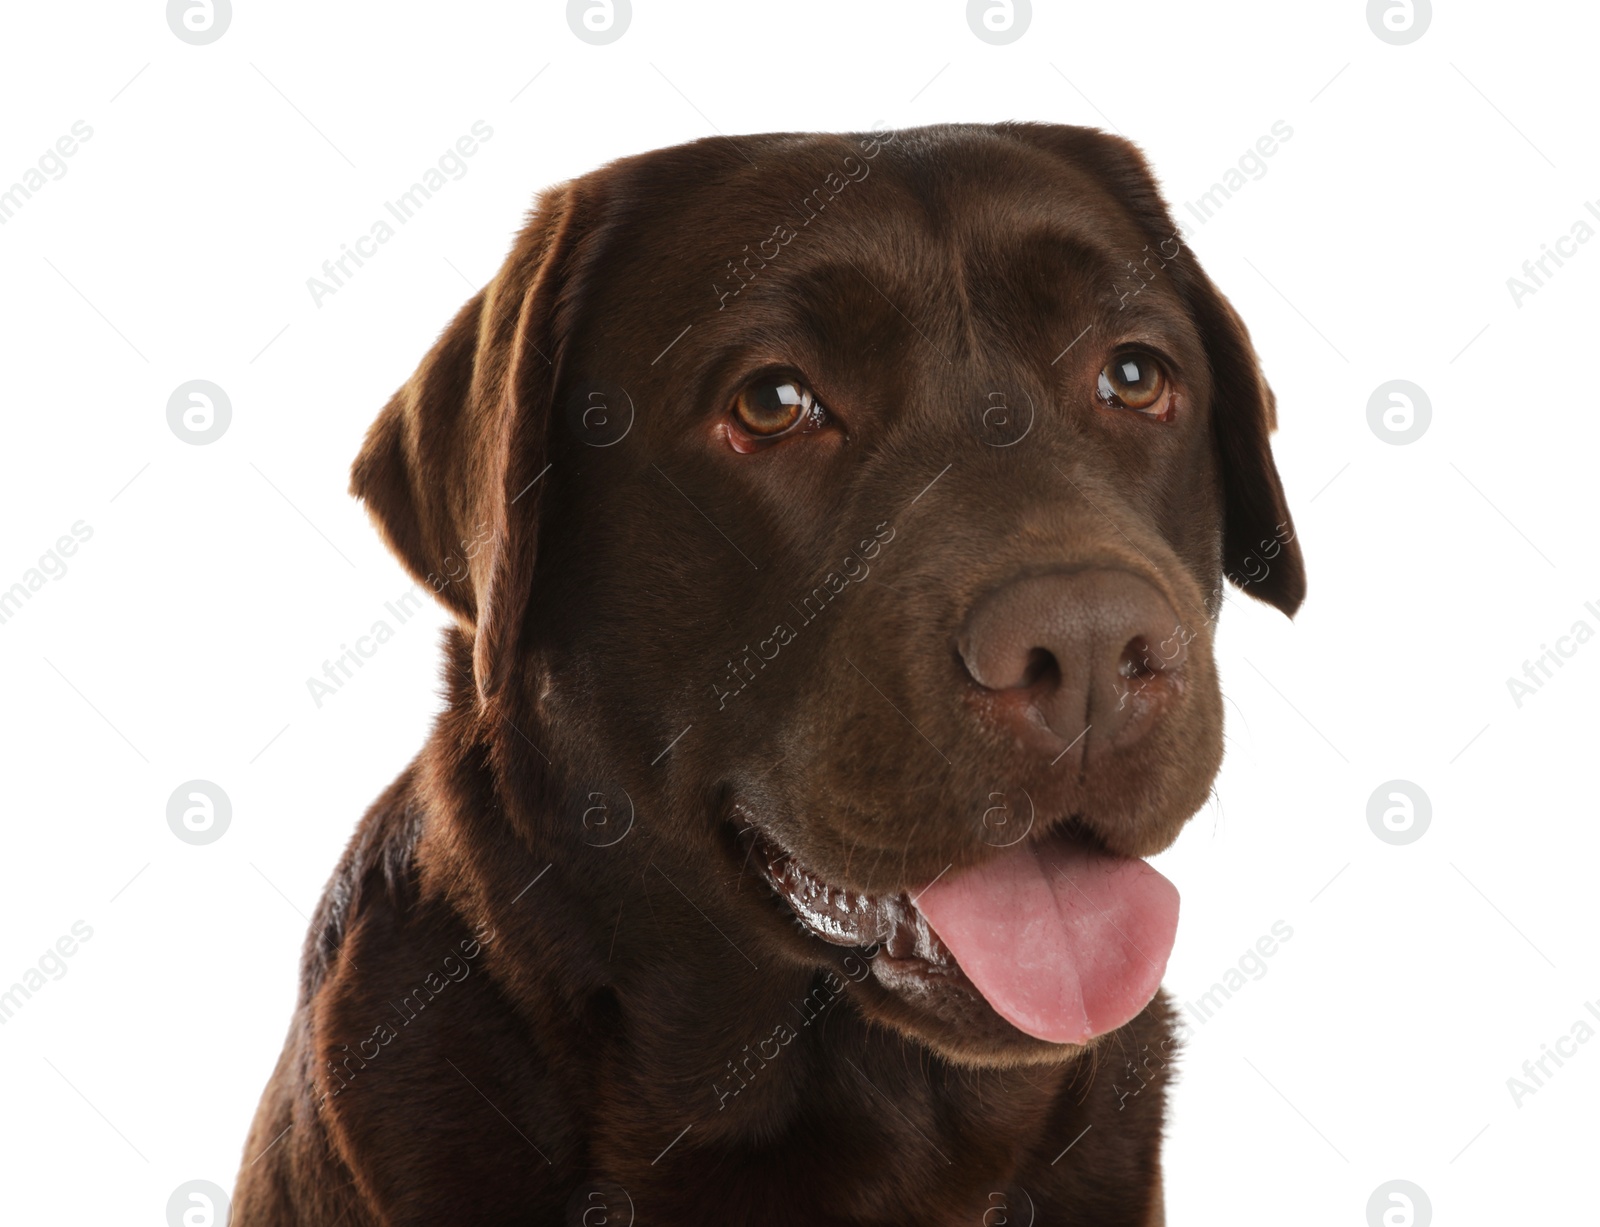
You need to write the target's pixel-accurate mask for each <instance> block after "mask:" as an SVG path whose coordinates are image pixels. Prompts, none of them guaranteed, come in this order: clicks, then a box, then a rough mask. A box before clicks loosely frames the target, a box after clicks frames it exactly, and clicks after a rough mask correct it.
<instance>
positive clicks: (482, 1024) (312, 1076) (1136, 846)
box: [234, 123, 1305, 1227]
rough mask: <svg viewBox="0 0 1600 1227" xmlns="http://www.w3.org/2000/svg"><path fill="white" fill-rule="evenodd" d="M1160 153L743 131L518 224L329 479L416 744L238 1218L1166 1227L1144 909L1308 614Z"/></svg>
mask: <svg viewBox="0 0 1600 1227" xmlns="http://www.w3.org/2000/svg"><path fill="white" fill-rule="evenodd" d="M1275 414H1276V411H1275V405H1274V399H1273V396H1272V393H1271V392H1270V390H1269V389H1268V387H1267V385H1266V383H1265V381H1264V379H1263V377H1262V374H1261V372H1260V366H1259V362H1258V359H1257V357H1256V354H1255V351H1254V350H1253V348H1252V346H1251V343H1250V340H1249V337H1248V334H1247V332H1246V330H1245V328H1244V326H1243V324H1242V323H1241V322H1240V320H1239V318H1238V316H1237V315H1236V313H1235V312H1234V311H1233V309H1232V308H1231V307H1230V306H1229V304H1228V303H1227V301H1226V300H1225V299H1224V298H1223V297H1222V295H1221V294H1220V293H1219V292H1218V291H1217V289H1216V288H1215V286H1214V285H1213V284H1212V282H1211V281H1210V280H1209V279H1208V278H1207V277H1206V275H1205V273H1204V272H1203V271H1202V270H1201V268H1200V265H1199V264H1198V262H1197V261H1196V259H1195V257H1194V255H1193V253H1192V252H1191V251H1189V250H1188V248H1187V247H1186V246H1185V245H1184V243H1183V240H1182V237H1181V235H1180V234H1179V231H1178V228H1177V227H1176V226H1175V225H1174V223H1173V221H1172V218H1171V216H1170V214H1169V213H1168V211H1167V208H1166V206H1165V205H1164V204H1163V202H1162V199H1161V196H1160V193H1159V190H1158V188H1157V186H1156V184H1155V181H1154V179H1153V178H1152V175H1151V173H1150V170H1149V169H1148V167H1147V165H1146V163H1145V160H1144V158H1143V157H1142V155H1141V154H1140V153H1139V152H1138V151H1137V150H1136V149H1135V148H1134V146H1132V145H1131V144H1129V143H1128V142H1126V141H1124V140H1122V139H1120V138H1118V137H1114V136H1110V135H1107V134H1105V133H1102V132H1099V131H1096V130H1093V129H1085V128H1075V127H1066V126H1056V125H1044V124H1029V123H1004V124H996V125H953V126H940V127H930V128H919V129H908V130H900V131H884V130H880V131H872V132H867V133H861V134H853V135H833V134H826V135H816V134H795V133H786V134H775V135H768V136H739V137H718V138H712V139H707V140H702V141H698V142H695V143H692V144H688V145H684V146H680V147H677V148H671V149H665V150H661V151H657V152H652V153H648V154H644V155H641V156H637V157H630V158H625V159H622V160H620V161H617V162H614V163H612V164H610V165H607V166H605V167H603V168H602V169H599V170H597V171H594V172H593V173H590V174H586V175H584V176H582V177H580V178H578V179H575V180H573V181H571V182H569V183H566V184H564V185H562V186H558V187H555V188H552V189H549V190H547V191H546V192H544V193H543V194H542V195H541V196H540V197H539V199H538V201H537V203H536V207H535V210H534V212H533V213H532V214H531V216H530V219H529V221H528V222H527V225H526V227H525V229H523V230H522V232H521V234H520V236H519V237H518V238H517V240H516V242H515V245H514V247H513V249H512V251H511V253H510V255H509V256H508V258H507V259H506V261H505V264H504V266H503V267H502V268H501V269H500V271H499V272H498V273H497V274H496V276H495V277H494V279H493V280H492V281H491V282H490V283H489V285H488V286H487V287H486V288H485V289H483V290H482V291H481V292H480V293H478V294H477V295H475V296H474V297H473V298H472V299H471V301H470V302H468V303H467V305H466V306H465V307H464V308H463V309H462V310H461V312H460V313H459V314H458V315H457V316H456V318H455V319H454V321H453V322H452V323H451V324H450V325H449V326H448V327H447V328H446V329H445V331H444V332H443V334H442V336H441V337H440V339H439V340H438V342H437V343H436V344H435V346H434V347H433V349H432V350H431V352H429V354H428V355H427V356H426V357H425V358H424V359H423V361H422V363H421V365H420V366H419V367H418V369H417V370H416V372H415V374H414V375H412V377H411V378H410V380H409V382H407V383H406V384H405V385H404V386H403V387H402V388H401V389H400V390H399V392H398V393H396V395H395V396H394V397H393V399H392V400H390V402H389V403H388V404H387V405H386V406H385V407H384V409H383V410H382V412H381V414H380V415H379V416H378V418H377V420H376V422H375V423H374V424H373V425H372V427H371V429H370V432H369V433H368V435H367V437H366V441H365V444H364V446H363V448H362V450H361V452H360V455H359V457H358V458H357V460H356V461H355V465H354V468H353V474H352V483H351V486H352V492H353V493H354V494H355V495H356V496H357V497H359V498H360V499H361V500H363V501H364V503H365V505H366V507H367V509H368V511H369V512H370V514H371V516H372V518H373V519H374V521H375V522H376V525H377V527H378V529H379V530H380V532H381V533H382V535H383V537H384V538H385V540H386V541H387V543H388V544H389V546H390V547H391V548H392V549H393V551H394V552H395V554H396V555H397V556H398V557H399V559H400V561H401V562H402V563H403V564H404V565H405V567H406V568H407V569H408V570H409V571H410V572H411V573H412V574H413V575H414V576H415V577H417V579H418V580H419V581H421V582H424V583H426V584H427V585H428V586H429V588H430V590H431V591H432V592H433V594H434V596H435V597H436V598H437V599H438V601H439V602H440V603H441V604H442V605H443V606H444V608H445V609H447V610H448V611H449V612H450V614H451V615H452V617H453V624H452V625H450V626H448V627H447V630H446V633H445V642H444V663H443V672H444V687H445V706H444V709H443V711H442V713H441V714H440V716H439V717H438V720H437V724H436V726H435V728H434V730H433V732H432V734H431V735H430V737H429V739H428V741H427V743H426V745H425V746H424V747H423V749H422V751H421V753H420V754H419V755H418V756H417V758H416V759H415V760H414V761H413V762H412V764H411V765H410V766H409V767H408V768H407V769H406V770H405V771H404V772H403V773H402V774H401V776H400V777H399V778H398V779H397V780H396V781H395V782H394V783H393V784H392V785H391V786H390V787H389V789H388V790H387V791H386V792H385V793H383V795H382V796H381V797H380V798H379V799H378V800H377V802H376V803H375V804H374V805H373V806H372V808H371V809H370V810H369V811H368V812H367V814H366V816H365V817H364V818H363V819H362V821H361V823H360V826H359V827H358V829H357V831H356V833H355V836H354V838H353V839H352V841H351V843H350V845H349V847H348V850H347V851H346V853H345V855H344V858H343V860H342V861H341V863H340V865H339V867H338V868H337V870H336V871H335V873H334V875H333V878H332V880H331V882H330V884H329V886H328V888H327V891H326V894H325V895H324V897H323V899H322V901H321V904H320V905H319V907H318V910H317V913H316V916H315V918H314V919H313V922H312V925H311V930H310V933H309V935H308V937H307V940H306V945H305V951H304V958H303V970H302V975H301V982H300V989H299V1001H298V1006H297V1009H296V1011H295V1014H294V1019H293V1023H292V1025H291V1028H290V1031H289V1036H288V1039H287V1042H286V1044H285V1047H284V1050H283V1053H282V1055H281V1057H280V1060H279V1062H278V1065H277V1068H276V1071H275V1072H274V1073H273V1075H272V1077H271V1080H270V1082H269V1083H268V1085H267V1087H266V1090H265V1093H264V1096H263V1098H262V1101H261V1104H260V1108H259V1111H258V1114H257V1116H256V1118H255V1122H254V1125H253V1127H252V1129H251V1131H250V1134H249V1138H248V1141H247V1143H246V1146H245V1151H244V1162H243V1167H242V1170H241V1174H240V1177H239V1182H238V1185H237V1190H236V1200H235V1209H234V1214H235V1218H234V1221H235V1222H237V1223H240V1224H243V1225H244V1227H279V1225H284V1227H287V1225H288V1224H325V1225H327V1227H333V1225H334V1224H340V1225H342V1227H369V1225H371V1227H377V1225H379V1224H383V1225H386V1227H400V1225H403V1224H428V1225H430V1227H432V1225H436V1224H439V1223H512V1222H518V1223H524V1222H526V1223H551V1224H557V1223H570V1224H578V1223H584V1224H588V1223H601V1222H605V1223H633V1222H637V1223H639V1224H668V1225H670V1224H689V1223H693V1224H707V1223H716V1224H761V1225H763V1227H781V1225H783V1224H804V1225H805V1227H825V1225H829V1227H831V1225H838V1227H844V1225H846V1224H917V1225H921V1227H926V1225H932V1224H979V1223H998V1222H1014V1223H1029V1222H1032V1223H1037V1224H1041V1225H1042V1224H1094V1225H1095V1227H1107V1225H1112V1224H1141V1225H1142V1224H1152V1223H1161V1222H1164V1221H1165V1215H1164V1210H1163V1201H1162V1191H1161V1157H1160V1143H1161V1135H1162V1128H1163V1102H1164V1088H1165V1087H1166V1085H1167V1083H1168V1082H1169V1081H1170V1079H1171V1077H1172V1073H1173V1069H1174V1061H1175V1059H1176V1057H1177V1048H1176V1043H1175V1039H1174V1034H1173V1017H1172V1012H1171V1010H1170V1008H1169V1005H1168V1003H1167V1001H1166V999H1165V998H1164V997H1163V996H1162V995H1161V994H1160V991H1159V984H1160V978H1161V975H1162V972H1163V970H1164V968H1165V965H1166V961H1167V956H1168V952H1169V951H1170V949H1171V945H1172V942H1173V935H1174V930H1175V926H1176V922H1177V914H1178V898H1177V893H1176V890H1175V888H1174V887H1173V886H1172V884H1171V883H1169V882H1167V881H1166V879H1165V878H1163V877H1161V876H1160V875H1159V874H1158V873H1156V871H1155V870H1153V869H1152V868H1151V867H1150V866H1148V865H1147V864H1145V863H1144V861H1143V860H1142V859H1141V858H1144V857H1148V856H1150V855H1151V854H1153V853H1156V852H1159V851H1160V850H1162V849H1163V848H1165V847H1167V846H1168V845H1169V844H1170V843H1171V842H1172V841H1173V840H1174V839H1175V838H1176V836H1177V834H1178V832H1179V830H1180V829H1181V828H1182V826H1183V825H1184V823H1185V821H1186V820H1187V819H1188V818H1189V817H1190V816H1191V815H1192V814H1193V813H1194V812H1195V811H1196V810H1197V809H1198V808H1199V807H1200V806H1201V805H1202V804H1203V803H1204V801H1205V799H1206V797H1207V795H1208V792H1209V790H1210V787H1211V784H1212V780H1213V777H1214V776H1215V774H1216V771H1217V768H1218V766H1219V763H1220V760H1221V753H1222V714H1221V701H1220V691H1219V689H1218V682H1217V676H1216V668H1215V664H1214V659H1213V653H1212V638H1213V629H1214V626H1215V621H1216V618H1217V615H1218V613H1219V609H1220V606H1221V603H1222V600H1223V596H1224V591H1225V585H1226V584H1227V583H1229V582H1231V583H1233V584H1234V585H1235V586H1237V587H1238V588H1240V589H1242V590H1243V591H1244V592H1245V593H1246V594H1247V595H1249V596H1252V597H1255V598H1258V599H1260V600H1262V601H1265V602H1267V603H1268V604H1270V605H1273V606H1275V607H1276V608H1278V609H1279V610H1281V611H1283V612H1284V613H1285V614H1288V615H1292V614H1293V613H1294V612H1295V610H1296V609H1297V608H1298V606H1299V605H1300V603H1301V600H1302V599H1303V596H1304V593H1305V575H1304V567H1303V563H1302V560H1301V554H1300V548H1299V544H1298V542H1297V540H1296V537H1295V533H1294V528H1293V524H1292V521H1291V519H1290V515H1289V510H1288V506H1287V504H1286V500H1285V496H1284V492H1283V489H1282V485H1281V482H1280V479H1279V476H1278V473H1277V471H1276V468H1275V465H1274V462H1273V458H1272V453H1271V449H1270V443H1269V436H1270V433H1271V432H1272V431H1273V430H1274V429H1275V426H1276V418H1275Z"/></svg>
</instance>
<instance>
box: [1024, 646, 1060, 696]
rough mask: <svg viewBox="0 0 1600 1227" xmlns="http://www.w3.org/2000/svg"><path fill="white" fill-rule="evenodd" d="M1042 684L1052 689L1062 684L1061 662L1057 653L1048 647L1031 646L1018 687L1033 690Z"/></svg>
mask: <svg viewBox="0 0 1600 1227" xmlns="http://www.w3.org/2000/svg"><path fill="white" fill-rule="evenodd" d="M1040 685H1043V686H1046V687H1048V688H1050V689H1051V690H1054V689H1056V688H1057V687H1059V686H1060V685H1061V662H1060V661H1058V660H1056V657H1055V653H1054V652H1052V651H1050V649H1048V648H1030V649H1029V650H1028V659H1027V661H1026V663H1024V665H1023V667H1022V681H1021V684H1020V685H1019V686H1018V689H1019V690H1032V689H1033V688H1034V687H1035V686H1040Z"/></svg>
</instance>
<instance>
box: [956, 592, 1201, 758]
mask: <svg viewBox="0 0 1600 1227" xmlns="http://www.w3.org/2000/svg"><path fill="white" fill-rule="evenodd" d="M1190 638H1191V635H1190V634H1189V633H1188V632H1186V630H1185V628H1184V627H1183V626H1181V625H1180V624H1179V621H1178V617H1177V615H1176V614H1175V613H1173V610H1172V606H1171V605H1170V604H1168V602H1167V599H1166V598H1165V597H1164V596H1163V595H1162V594H1161V593H1160V592H1159V591H1157V590H1156V589H1155V588H1154V587H1153V586H1152V585H1151V584H1149V583H1148V582H1146V581H1145V580H1143V579H1140V578H1139V577H1138V576H1137V575H1134V574H1131V573H1130V572H1127V571H1110V570H1084V571H1076V572H1071V573H1067V574H1049V575H1038V576H1033V577H1030V578H1028V579H1021V580H1014V581H1012V582H1010V583H1008V584H1006V585H1004V586H1003V587H1001V588H998V589H996V590H995V591H993V592H991V593H990V594H989V595H988V596H986V597H984V598H983V599H982V600H981V601H979V603H978V604H977V606H976V607H975V608H974V609H973V611H972V614H971V616H970V617H969V618H968V619H967V625H966V629H965V630H964V631H963V632H962V634H961V636H960V638H959V640H958V643H957V647H958V649H959V651H960V653H961V659H962V661H963V663H964V664H965V665H966V668H967V672H968V673H969V674H970V675H971V676H972V680H973V681H975V682H977V683H978V685H979V686H980V687H982V688H983V691H982V693H981V695H980V706H981V708H982V709H983V710H984V711H985V712H986V713H987V714H988V715H989V717H990V718H992V719H993V720H995V721H996V722H997V723H999V724H1001V725H1002V726H1004V727H1007V728H1009V729H1010V730H1011V731H1012V732H1013V733H1015V734H1017V735H1018V736H1020V737H1022V738H1023V740H1024V741H1026V742H1028V743H1029V744H1032V745H1035V746H1037V747H1038V748H1039V749H1040V750H1041V751H1044V752H1047V753H1051V754H1055V755H1058V756H1059V755H1062V754H1065V752H1066V751H1067V750H1068V749H1070V748H1073V747H1078V748H1079V749H1078V752H1079V753H1080V754H1082V753H1091V754H1093V753H1096V752H1099V751H1103V750H1106V749H1109V748H1111V747H1113V746H1116V745H1119V744H1120V745H1126V744H1128V743H1129V742H1132V741H1135V740H1137V739H1138V738H1139V737H1140V736H1142V735H1143V734H1144V733H1145V732H1146V731H1147V730H1148V729H1149V728H1150V726H1151V725H1152V724H1154V723H1155V721H1156V719H1158V718H1159V716H1160V713H1161V710H1162V708H1163V707H1165V706H1166V705H1167V703H1168V702H1169V701H1170V700H1171V698H1172V696H1173V695H1174V694H1175V693H1176V691H1177V689H1178V688H1179V687H1180V686H1181V684H1182V672H1181V671H1182V666H1183V661H1184V656H1185V647H1186V645H1187V644H1188V642H1189V639H1190Z"/></svg>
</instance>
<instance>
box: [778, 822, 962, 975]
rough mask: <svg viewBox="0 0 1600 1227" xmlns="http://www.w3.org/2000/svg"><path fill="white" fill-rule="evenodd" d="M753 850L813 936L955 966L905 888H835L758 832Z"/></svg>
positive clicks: (936, 966) (934, 965)
mask: <svg viewBox="0 0 1600 1227" xmlns="http://www.w3.org/2000/svg"><path fill="white" fill-rule="evenodd" d="M755 840H756V842H755V847H754V850H753V851H754V855H755V856H756V857H757V858H759V863H760V867H761V872H762V876H763V877H765V878H766V880H767V884H768V885H769V886H771V887H772V889H773V891H774V892H775V893H776V894H777V895H778V897H779V898H780V899H782V900H783V901H784V902H785V903H787V904H788V905H789V910H790V911H792V912H793V913H794V915H795V917H796V919H798V920H799V921H800V923H801V925H802V926H804V928H805V929H806V930H807V931H808V932H809V933H810V934H812V935H813V936H815V937H818V938H821V939H822V940H823V941H825V942H829V943H831V944H832V945H835V946H853V947H856V948H863V947H868V948H877V949H879V950H881V951H882V952H883V953H885V954H887V955H888V956H889V957H890V958H891V959H896V960H914V961H916V962H917V963H919V964H920V963H926V964H927V965H928V966H927V968H926V970H928V971H940V972H951V971H955V970H956V964H955V960H954V959H953V958H952V957H951V955H950V951H949V950H948V949H946V947H945V944H944V943H943V942H942V941H940V940H939V936H938V934H936V933H934V931H933V930H932V929H931V928H930V927H929V925H928V922H927V921H926V920H925V919H924V918H923V916H922V913H921V912H919V911H917V909H916V907H915V906H914V905H913V903H912V902H911V900H910V898H909V897H907V896H906V895H905V894H904V893H900V894H893V895H868V894H863V893H861V892H859V891H848V890H843V889H841V888H839V887H835V886H832V885H830V884H829V883H827V882H826V881H824V880H823V879H822V878H820V877H818V876H817V875H816V874H814V873H812V872H811V871H810V870H808V869H806V868H805V867H804V866H802V865H801V864H800V863H799V862H798V861H797V860H795V858H794V857H793V856H791V855H790V854H789V853H788V852H786V851H784V850H783V849H781V848H779V847H778V846H777V845H776V844H775V843H774V842H773V841H772V840H770V839H768V838H767V837H766V836H765V835H763V834H762V833H760V832H759V831H758V832H757V833H756V836H755Z"/></svg>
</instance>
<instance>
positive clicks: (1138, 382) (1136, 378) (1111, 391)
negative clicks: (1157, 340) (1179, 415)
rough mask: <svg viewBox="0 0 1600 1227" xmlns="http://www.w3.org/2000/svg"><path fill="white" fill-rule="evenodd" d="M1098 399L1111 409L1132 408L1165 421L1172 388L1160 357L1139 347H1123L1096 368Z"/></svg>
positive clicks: (1169, 415) (1169, 405) (1168, 416)
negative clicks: (1157, 357) (1153, 355)
mask: <svg viewBox="0 0 1600 1227" xmlns="http://www.w3.org/2000/svg"><path fill="white" fill-rule="evenodd" d="M1099 391H1100V399H1101V400H1102V401H1104V402H1105V403H1106V404H1107V405H1109V406H1111V407H1112V408H1113V409H1132V410H1134V411H1135V412H1136V413H1143V414H1146V415H1148V416H1150V417H1155V418H1160V419H1161V420H1162V421H1166V420H1167V419H1168V418H1170V417H1171V415H1172V392H1171V388H1170V386H1169V381H1168V379H1167V373H1166V371H1165V370H1163V369H1162V366H1161V363H1160V361H1158V360H1157V359H1156V358H1154V357H1152V356H1151V355H1150V354H1147V353H1144V352H1143V351H1141V350H1137V349H1130V350H1124V351H1123V352H1122V353H1120V354H1118V355H1117V356H1116V357H1114V358H1112V359H1111V361H1110V362H1108V363H1106V364H1105V366H1103V367H1101V368H1100V387H1099Z"/></svg>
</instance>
